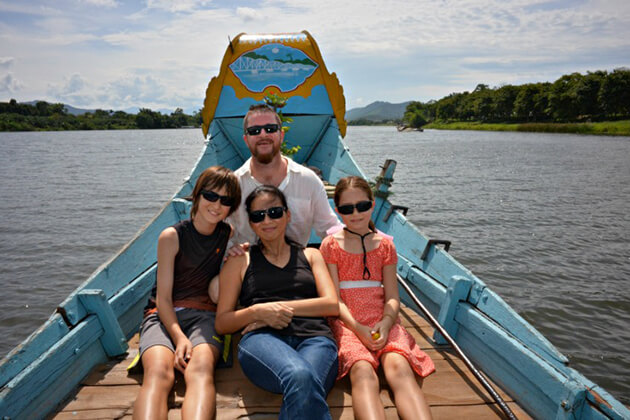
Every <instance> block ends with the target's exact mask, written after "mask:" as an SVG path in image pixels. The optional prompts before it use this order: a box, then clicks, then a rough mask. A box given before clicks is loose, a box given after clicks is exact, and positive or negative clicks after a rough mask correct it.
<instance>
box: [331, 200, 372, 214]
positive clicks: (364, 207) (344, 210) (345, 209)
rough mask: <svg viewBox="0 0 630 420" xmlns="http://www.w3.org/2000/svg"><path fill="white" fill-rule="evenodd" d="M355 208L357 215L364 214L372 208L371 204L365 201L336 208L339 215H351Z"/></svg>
mask: <svg viewBox="0 0 630 420" xmlns="http://www.w3.org/2000/svg"><path fill="white" fill-rule="evenodd" d="M355 208H356V209H357V211H358V212H359V213H363V212H366V211H368V210H369V209H371V208H372V202H371V201H369V200H365V201H359V202H358V203H357V204H344V205H343V206H337V211H338V212H339V213H340V214H352V213H354V209H355Z"/></svg>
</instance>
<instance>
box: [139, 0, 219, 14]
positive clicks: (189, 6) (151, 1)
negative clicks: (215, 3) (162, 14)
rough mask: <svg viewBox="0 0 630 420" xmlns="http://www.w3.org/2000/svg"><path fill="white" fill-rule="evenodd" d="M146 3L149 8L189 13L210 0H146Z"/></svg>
mask: <svg viewBox="0 0 630 420" xmlns="http://www.w3.org/2000/svg"><path fill="white" fill-rule="evenodd" d="M146 3H147V8H149V9H161V10H166V11H168V12H171V13H179V12H189V13H190V12H194V11H195V10H198V9H199V8H202V7H203V6H205V5H206V4H208V3H211V2H210V1H207V0H174V1H173V0H147V2H146Z"/></svg>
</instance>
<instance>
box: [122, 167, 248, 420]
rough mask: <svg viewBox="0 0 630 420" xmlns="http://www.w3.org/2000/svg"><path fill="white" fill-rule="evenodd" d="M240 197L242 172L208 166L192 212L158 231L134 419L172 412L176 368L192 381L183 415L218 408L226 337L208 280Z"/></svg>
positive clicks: (219, 257) (142, 334) (204, 415)
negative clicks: (217, 379)
mask: <svg viewBox="0 0 630 420" xmlns="http://www.w3.org/2000/svg"><path fill="white" fill-rule="evenodd" d="M240 200H241V190H240V186H239V183H238V179H237V178H236V176H235V175H234V174H233V173H232V172H231V171H230V170H229V169H226V168H224V167H221V166H214V167H211V168H208V169H206V170H205V171H203V172H202V173H201V175H200V176H199V179H198V180H197V183H196V185H195V188H194V190H193V197H192V201H193V203H192V208H191V211H190V219H189V220H185V221H183V222H180V223H177V224H176V225H174V226H171V227H168V228H166V229H164V231H163V232H162V233H161V234H160V236H159V238H158V249H157V253H158V268H157V295H156V303H157V306H156V307H153V308H151V307H149V308H148V310H147V312H146V313H145V318H144V320H143V322H142V326H141V329H140V355H141V361H142V366H143V368H144V379H143V381H142V388H141V389H140V393H139V394H138V398H137V399H136V403H135V405H134V410H133V418H134V419H166V418H167V414H168V407H167V400H168V393H169V391H170V389H171V388H172V387H173V383H174V380H175V373H174V370H173V368H175V369H177V370H179V371H181V372H182V373H183V374H184V379H185V381H186V396H185V398H184V404H183V406H182V418H184V419H186V418H195V419H200V418H208V419H209V418H212V417H213V416H214V412H215V400H216V397H215V388H214V366H215V364H216V362H217V360H218V359H219V355H220V354H221V351H222V347H223V344H222V342H221V341H220V340H219V339H218V338H217V337H216V336H217V333H216V332H215V331H214V328H213V326H214V318H215V312H214V311H215V309H216V308H215V307H214V305H213V304H212V303H211V302H210V297H209V295H208V286H209V283H210V279H211V278H212V277H214V276H215V275H217V274H218V272H219V270H220V267H221V261H222V259H223V255H224V254H225V249H226V247H227V243H228V239H229V237H230V234H231V228H230V226H229V225H228V224H226V223H225V222H223V219H225V218H226V217H227V216H228V215H229V214H231V213H232V212H233V211H234V210H236V208H237V207H238V205H239V203H240ZM150 306H151V303H150Z"/></svg>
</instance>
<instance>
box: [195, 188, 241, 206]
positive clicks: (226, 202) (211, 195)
mask: <svg viewBox="0 0 630 420" xmlns="http://www.w3.org/2000/svg"><path fill="white" fill-rule="evenodd" d="M201 195H203V198H205V199H206V200H208V201H209V202H211V203H214V202H216V201H217V200H221V205H223V206H228V207H231V206H233V205H234V199H233V198H232V197H230V196H228V195H219V194H217V193H215V192H214V191H201Z"/></svg>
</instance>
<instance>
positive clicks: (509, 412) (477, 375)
mask: <svg viewBox="0 0 630 420" xmlns="http://www.w3.org/2000/svg"><path fill="white" fill-rule="evenodd" d="M396 277H398V282H399V283H400V284H401V285H402V287H403V288H404V289H405V291H406V292H407V293H408V294H409V296H410V297H411V299H412V300H413V301H414V303H415V304H416V305H418V307H419V308H420V310H421V311H422V313H423V314H424V315H425V316H426V317H427V318H428V319H429V321H430V322H431V324H433V326H434V327H435V329H437V330H438V331H439V333H440V334H442V336H443V337H444V338H445V339H446V341H448V343H449V344H450V345H451V346H453V348H454V349H455V351H456V352H457V354H458V355H459V357H461V359H462V360H463V361H464V363H465V364H466V366H467V367H468V369H470V371H471V372H472V373H473V375H475V378H477V380H478V381H479V382H480V383H481V385H483V387H484V388H485V389H486V391H488V392H489V393H490V395H492V398H493V399H494V400H495V401H496V402H497V404H499V407H501V410H502V411H503V413H505V415H506V416H507V418H508V419H510V420H516V416H515V415H514V413H513V412H512V410H510V407H508V406H507V404H506V403H505V401H504V400H503V398H501V396H500V395H499V394H498V393H497V392H496V391H495V390H494V388H493V387H492V385H490V383H489V382H488V381H487V380H486V378H485V377H484V376H483V375H482V373H481V372H480V371H479V370H477V368H475V366H474V365H473V364H472V362H471V361H470V359H468V357H466V355H465V354H464V352H463V351H462V349H461V348H460V347H459V346H458V345H457V343H456V342H455V340H453V338H452V337H451V336H450V335H449V334H448V333H447V332H446V330H445V329H444V328H443V327H442V326H441V325H440V323H439V322H438V321H437V320H436V319H435V317H434V316H433V315H432V314H431V312H429V311H428V309H427V308H426V307H425V306H424V305H423V304H422V302H420V299H418V298H417V297H416V295H415V294H414V293H413V291H412V290H411V288H410V287H409V285H408V284H407V282H406V281H405V280H404V279H403V278H402V277H401V276H400V274H398V273H396Z"/></svg>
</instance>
